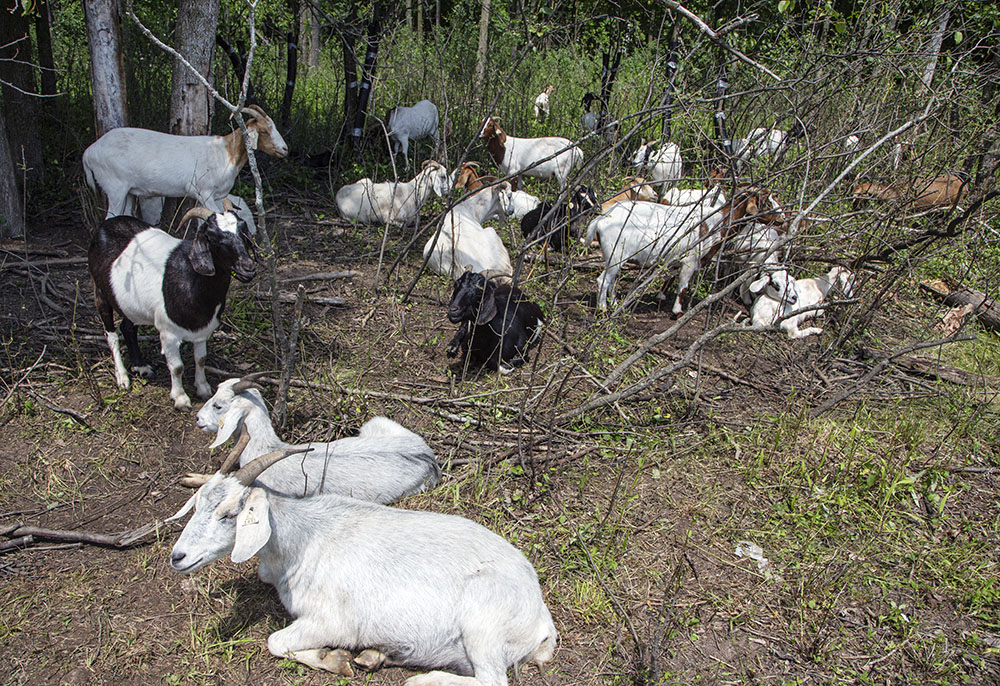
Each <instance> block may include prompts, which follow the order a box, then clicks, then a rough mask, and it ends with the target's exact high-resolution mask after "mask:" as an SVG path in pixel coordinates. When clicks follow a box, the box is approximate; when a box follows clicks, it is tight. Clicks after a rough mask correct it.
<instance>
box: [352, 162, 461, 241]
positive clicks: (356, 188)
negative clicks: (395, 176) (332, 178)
mask: <svg viewBox="0 0 1000 686" xmlns="http://www.w3.org/2000/svg"><path fill="white" fill-rule="evenodd" d="M448 181H449V180H448V170H447V169H445V168H444V167H443V166H441V165H440V164H438V163H437V162H435V161H433V160H427V161H425V162H424V165H423V170H421V172H420V173H419V174H417V175H416V176H415V177H413V179H411V180H410V181H407V182H405V183H404V182H396V181H386V182H383V183H375V182H374V181H372V180H371V179H369V178H364V179H360V180H359V181H357V182H356V183H350V184H347V185H346V186H341V187H340V189H339V190H338V191H337V195H336V201H337V209H338V210H339V211H340V216H341V217H343V218H344V219H349V220H351V221H356V222H361V223H363V224H389V225H391V226H404V225H406V224H408V223H410V222H414V221H416V220H418V219H419V218H420V208H422V207H423V206H424V205H425V204H426V203H427V200H428V199H430V197H431V193H435V194H437V195H438V196H442V195H444V194H446V193H447V192H448V185H449V184H448Z"/></svg>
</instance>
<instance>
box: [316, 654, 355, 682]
mask: <svg viewBox="0 0 1000 686" xmlns="http://www.w3.org/2000/svg"><path fill="white" fill-rule="evenodd" d="M318 664H319V668H320V669H322V670H325V671H327V672H332V673H334V674H339V675H340V676H354V668H353V667H351V654H350V653H349V652H347V651H346V650H343V649H341V648H338V649H337V650H331V651H330V652H328V653H327V654H326V655H324V656H323V657H321V658H320V659H319V663H318Z"/></svg>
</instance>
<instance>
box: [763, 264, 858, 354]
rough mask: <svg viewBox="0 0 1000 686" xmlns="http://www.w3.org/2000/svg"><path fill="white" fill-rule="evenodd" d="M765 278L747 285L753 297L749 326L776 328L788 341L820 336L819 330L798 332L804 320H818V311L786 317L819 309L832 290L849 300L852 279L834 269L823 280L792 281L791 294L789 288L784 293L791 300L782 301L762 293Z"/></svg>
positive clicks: (847, 271)
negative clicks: (814, 308) (790, 295)
mask: <svg viewBox="0 0 1000 686" xmlns="http://www.w3.org/2000/svg"><path fill="white" fill-rule="evenodd" d="M768 278H769V275H765V276H762V277H761V278H760V279H758V280H757V281H755V282H754V283H752V284H751V285H750V291H751V292H752V293H754V294H756V295H757V299H756V300H755V301H754V303H753V308H751V310H750V318H751V323H752V324H753V325H754V326H773V325H775V324H777V325H778V327H779V328H780V329H781V330H782V331H784V332H785V333H786V334H788V337H789V338H805V337H806V336H812V335H814V334H820V333H823V329H822V328H820V327H818V326H810V327H807V328H805V329H800V328H799V326H801V325H802V324H803V323H804V322H805V321H806V320H808V319H812V318H814V317H819V316H821V315H822V314H823V310H822V309H818V310H810V311H809V312H803V313H802V314H797V315H794V316H791V317H789V316H788V315H789V314H790V313H792V312H794V311H796V310H802V309H805V308H807V307H813V306H814V305H819V304H820V303H821V302H823V301H824V300H825V299H826V296H827V294H828V293H829V292H830V290H831V289H834V288H835V289H837V290H839V291H840V292H841V293H843V294H844V296H845V297H848V298H850V297H852V296H853V295H854V275H853V274H852V273H851V272H850V270H848V269H845V268H844V267H834V268H833V269H831V270H830V271H829V273H827V274H826V275H825V276H819V277H816V278H814V279H794V290H793V288H792V285H791V284H790V285H789V287H788V290H787V293H792V292H794V294H795V297H789V296H788V295H787V293H786V295H785V296H784V297H782V296H781V295H780V294H776V293H774V292H771V291H770V290H769V289H765V284H763V282H764V281H765V280H767V279H768Z"/></svg>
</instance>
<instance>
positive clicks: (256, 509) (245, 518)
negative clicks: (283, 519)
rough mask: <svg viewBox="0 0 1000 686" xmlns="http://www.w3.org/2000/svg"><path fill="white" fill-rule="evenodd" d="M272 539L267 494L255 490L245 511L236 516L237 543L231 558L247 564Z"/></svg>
mask: <svg viewBox="0 0 1000 686" xmlns="http://www.w3.org/2000/svg"><path fill="white" fill-rule="evenodd" d="M269 538H271V516H270V507H269V505H268V502H267V493H265V492H264V489H263V488H255V489H253V490H251V491H250V495H249V496H247V501H246V503H244V504H243V509H242V510H240V513H239V514H238V515H237V516H236V543H235V544H234V545H233V553H232V555H231V556H230V557H231V558H232V560H233V562H246V561H247V560H249V559H250V558H251V557H253V556H254V555H256V554H257V551H259V550H260V549H261V548H263V547H264V544H265V543H267V540H268V539H269Z"/></svg>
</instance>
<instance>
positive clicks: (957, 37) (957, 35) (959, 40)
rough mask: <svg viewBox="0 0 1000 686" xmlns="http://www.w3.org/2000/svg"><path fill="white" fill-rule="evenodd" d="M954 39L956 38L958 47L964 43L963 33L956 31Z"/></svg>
mask: <svg viewBox="0 0 1000 686" xmlns="http://www.w3.org/2000/svg"><path fill="white" fill-rule="evenodd" d="M954 38H955V45H958V44H959V43H961V42H962V32H961V31H956V32H955V35H954Z"/></svg>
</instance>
